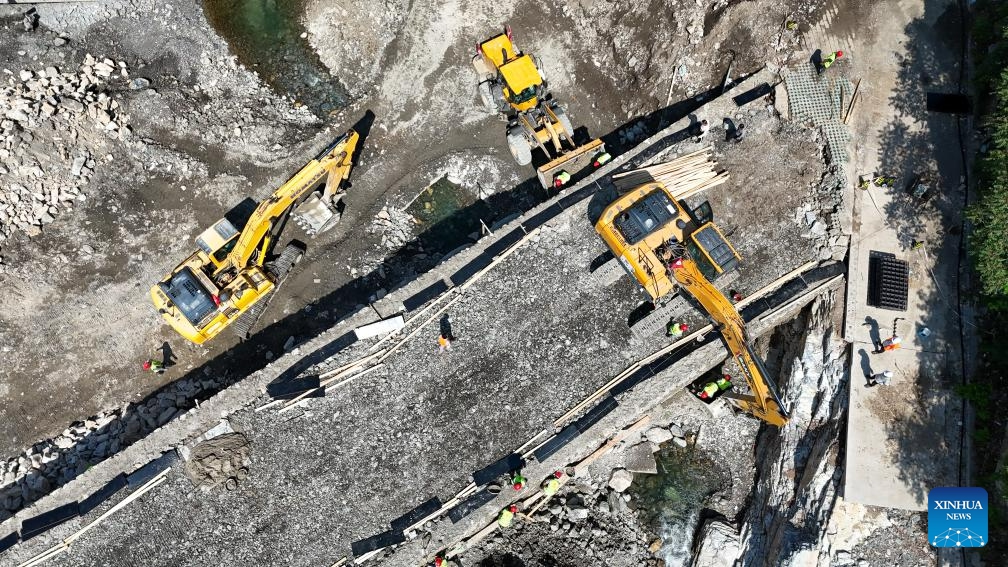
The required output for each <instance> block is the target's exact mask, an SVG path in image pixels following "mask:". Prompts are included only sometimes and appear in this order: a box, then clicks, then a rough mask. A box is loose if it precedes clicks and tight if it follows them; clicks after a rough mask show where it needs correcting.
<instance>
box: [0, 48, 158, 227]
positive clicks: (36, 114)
mask: <svg viewBox="0 0 1008 567" xmlns="http://www.w3.org/2000/svg"><path fill="white" fill-rule="evenodd" d="M4 71H6V72H7V73H8V77H7V84H6V85H4V86H3V87H2V88H0V180H2V181H0V242H3V241H4V240H6V239H7V238H9V237H10V236H11V235H12V234H13V233H15V232H17V231H22V232H25V233H26V234H28V236H32V237H34V236H38V235H39V234H41V232H42V229H43V227H44V226H45V225H47V224H49V223H52V222H53V221H54V220H55V219H56V217H57V216H59V215H60V214H61V213H64V212H67V211H70V210H72V209H73V207H74V205H75V204H78V203H80V202H82V201H84V200H85V198H86V196H85V193H84V191H83V189H84V187H86V186H87V184H88V182H89V180H90V178H91V175H92V173H93V172H94V170H95V168H97V167H100V164H101V162H102V161H106V160H111V159H113V158H112V155H111V154H107V153H106V154H105V155H96V154H94V153H92V150H94V149H105V148H106V147H108V146H109V145H110V141H111V140H125V139H127V138H129V136H130V135H131V130H130V126H129V124H128V122H129V115H127V114H125V113H123V112H122V111H121V107H120V105H119V102H118V101H117V100H116V99H115V98H114V97H113V96H110V95H109V94H108V92H106V91H107V88H108V85H109V83H110V82H112V81H116V82H122V83H125V82H126V81H128V79H129V71H128V70H127V68H126V63H125V62H124V61H119V62H115V61H112V60H111V59H102V60H98V59H96V58H95V57H93V56H92V55H90V54H87V55H85V56H84V60H83V61H82V62H81V64H80V65H79V66H78V67H77V68H76V69H70V70H66V69H60V68H57V67H54V66H47V67H43V68H40V69H30V68H24V69H21V70H19V71H17V72H13V71H9V70H7V69H4ZM144 81H145V80H144V79H135V80H134V82H133V83H131V84H132V85H133V88H144V87H145V86H146V84H147V83H145V82H144Z"/></svg>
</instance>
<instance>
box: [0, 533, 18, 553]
mask: <svg viewBox="0 0 1008 567" xmlns="http://www.w3.org/2000/svg"><path fill="white" fill-rule="evenodd" d="M20 539H21V538H19V537H18V534H17V532H12V533H9V534H7V535H5V536H4V537H2V538H0V553H3V552H4V551H7V550H8V549H10V548H12V547H14V544H15V543H17V542H18V541H19V540H20Z"/></svg>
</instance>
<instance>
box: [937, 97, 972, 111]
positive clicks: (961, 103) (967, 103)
mask: <svg viewBox="0 0 1008 567" xmlns="http://www.w3.org/2000/svg"><path fill="white" fill-rule="evenodd" d="M927 109H928V112H946V113H949V114H971V113H972V112H973V99H971V98H970V97H969V96H967V95H962V94H949V93H928V94H927Z"/></svg>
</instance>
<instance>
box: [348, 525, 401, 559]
mask: <svg viewBox="0 0 1008 567" xmlns="http://www.w3.org/2000/svg"><path fill="white" fill-rule="evenodd" d="M404 541H406V536H405V535H403V534H402V533H401V532H400V533H396V532H393V531H387V532H382V533H380V534H378V535H373V536H371V537H369V538H367V539H362V540H358V541H355V542H352V543H351V544H350V551H351V552H352V553H353V554H354V557H360V556H361V555H364V554H365V553H368V552H371V551H374V550H376V549H382V548H384V547H388V546H390V545H396V544H397V543H402V542H404Z"/></svg>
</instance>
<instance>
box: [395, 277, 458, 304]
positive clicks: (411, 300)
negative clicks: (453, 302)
mask: <svg viewBox="0 0 1008 567" xmlns="http://www.w3.org/2000/svg"><path fill="white" fill-rule="evenodd" d="M446 291H448V284H446V283H445V281H444V280H438V281H436V282H434V283H432V284H431V285H429V286H427V287H425V288H424V289H422V290H420V291H419V292H418V293H416V294H414V295H413V296H412V297H408V298H406V299H405V300H403V308H404V309H406V311H413V310H414V309H419V308H421V307H423V306H424V305H426V303H427V302H428V301H430V300H432V299H434V298H436V297H437V296H439V295H441V294H442V293H444V292H446Z"/></svg>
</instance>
